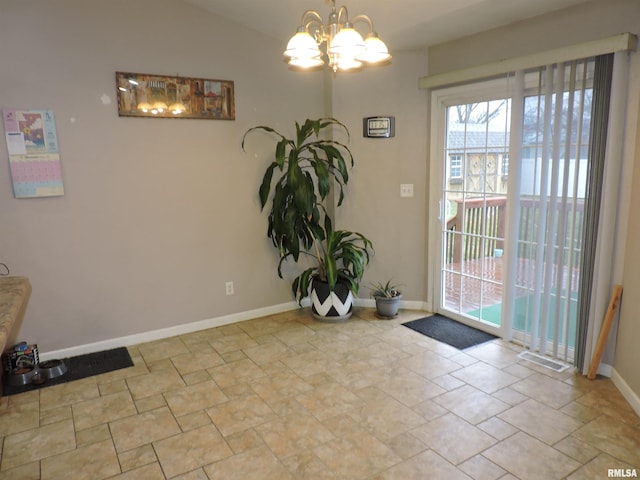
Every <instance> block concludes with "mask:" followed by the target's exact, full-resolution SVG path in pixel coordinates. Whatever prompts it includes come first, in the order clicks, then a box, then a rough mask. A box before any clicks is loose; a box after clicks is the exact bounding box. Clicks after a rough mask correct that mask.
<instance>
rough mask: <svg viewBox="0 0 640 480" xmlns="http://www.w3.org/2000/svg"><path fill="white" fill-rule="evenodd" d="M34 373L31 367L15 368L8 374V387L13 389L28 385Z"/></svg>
mask: <svg viewBox="0 0 640 480" xmlns="http://www.w3.org/2000/svg"><path fill="white" fill-rule="evenodd" d="M35 372H36V371H35V369H34V368H33V367H20V368H15V369H13V370H12V371H11V373H9V385H11V386H14V387H15V386H23V385H28V384H29V383H31V378H32V377H33V375H34V373H35Z"/></svg>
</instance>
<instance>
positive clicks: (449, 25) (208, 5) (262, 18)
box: [182, 0, 607, 52]
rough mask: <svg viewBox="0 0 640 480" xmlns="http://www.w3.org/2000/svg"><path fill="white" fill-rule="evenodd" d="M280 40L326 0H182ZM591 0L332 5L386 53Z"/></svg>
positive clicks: (349, 0)
mask: <svg viewBox="0 0 640 480" xmlns="http://www.w3.org/2000/svg"><path fill="white" fill-rule="evenodd" d="M182 1H184V2H186V3H190V4H192V5H196V6H199V7H202V8H204V9H206V10H208V11H210V12H212V13H214V14H216V15H220V16H222V17H226V18H228V19H230V20H232V21H234V22H237V23H239V24H241V25H244V26H246V27H249V28H252V29H254V30H257V31H259V32H262V33H264V34H266V35H269V36H272V37H275V38H278V39H281V40H282V42H283V48H284V45H285V44H286V42H287V40H288V39H289V38H290V37H291V36H292V35H293V34H294V33H295V29H296V27H297V26H298V25H299V23H300V18H301V16H302V13H303V12H304V11H305V10H310V9H313V10H317V11H318V12H319V13H320V14H321V15H322V17H323V19H325V20H326V17H327V15H328V13H329V11H330V10H331V6H330V5H331V4H330V1H329V0H271V1H266V0H182ZM590 1H600V2H605V1H607V0H344V1H342V0H336V6H337V7H340V6H342V5H344V6H346V7H347V9H348V12H349V16H350V17H353V16H355V15H358V14H366V15H368V16H369V17H371V19H372V20H373V24H374V27H375V30H376V31H377V32H378V33H379V35H380V38H382V39H383V40H384V41H385V42H386V43H387V45H388V46H389V49H390V50H391V51H392V52H393V51H399V50H409V49H420V48H425V47H427V46H429V45H435V44H438V43H442V42H446V41H449V40H452V39H455V38H460V37H464V36H467V35H471V34H474V33H478V32H482V31H485V30H489V29H492V28H496V27H499V26H503V25H507V24H510V23H514V22H517V21H520V20H525V19H527V18H531V17H536V16H539V15H543V14H545V13H549V12H552V11H556V10H560V9H563V8H567V7H571V6H573V5H577V4H580V3H586V2H590Z"/></svg>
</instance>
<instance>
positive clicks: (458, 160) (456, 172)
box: [449, 155, 462, 180]
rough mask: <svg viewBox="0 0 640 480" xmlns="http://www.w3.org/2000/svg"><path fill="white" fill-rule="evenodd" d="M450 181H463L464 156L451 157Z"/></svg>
mask: <svg viewBox="0 0 640 480" xmlns="http://www.w3.org/2000/svg"><path fill="white" fill-rule="evenodd" d="M449 179H450V180H462V155H450V156H449Z"/></svg>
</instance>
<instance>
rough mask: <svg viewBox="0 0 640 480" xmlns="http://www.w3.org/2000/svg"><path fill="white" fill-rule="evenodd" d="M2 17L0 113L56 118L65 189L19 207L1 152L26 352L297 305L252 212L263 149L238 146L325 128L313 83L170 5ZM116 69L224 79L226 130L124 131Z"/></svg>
mask: <svg viewBox="0 0 640 480" xmlns="http://www.w3.org/2000/svg"><path fill="white" fill-rule="evenodd" d="M0 12H1V13H0V58H2V67H0V86H1V87H0V107H3V108H21V109H29V108H34V109H51V110H53V111H54V114H55V116H56V123H57V131H58V140H59V145H60V154H61V159H62V170H63V177H64V184H65V195H64V196H63V197H57V198H41V199H15V198H14V197H13V193H12V186H11V181H10V176H9V168H8V159H7V153H6V148H5V147H4V146H3V147H2V148H0V262H4V263H7V264H8V265H9V267H10V268H11V273H12V274H14V275H25V276H28V277H29V278H30V280H31V283H32V285H33V295H32V297H31V300H30V304H29V308H28V310H27V315H26V318H25V320H24V323H23V326H22V329H21V331H20V332H19V337H20V339H23V340H27V341H30V342H37V343H39V344H40V348H41V351H45V352H46V351H52V350H57V349H62V348H66V347H71V346H75V345H83V344H88V343H92V342H98V341H103V340H107V339H112V338H118V337H122V336H126V335H132V334H136V333H139V332H146V331H151V330H157V329H162V328H166V327H170V326H175V325H180V324H186V323H189V322H196V321H200V320H204V319H209V318H214V317H219V316H223V315H228V314H233V313H236V312H242V311H248V310H252V309H257V308H262V307H268V306H272V305H278V304H281V303H284V302H289V301H290V300H291V296H290V293H289V292H290V290H289V289H290V287H289V284H288V282H283V281H281V280H279V279H278V278H277V275H276V272H275V265H276V261H277V254H276V252H275V251H274V250H273V248H272V247H271V244H270V243H269V241H268V240H267V238H266V216H265V215H264V214H262V213H261V212H260V211H259V206H258V202H257V193H256V192H257V187H258V185H259V182H260V179H261V174H262V172H263V171H264V168H265V167H266V164H267V161H268V158H267V157H268V154H269V153H270V152H272V151H273V143H271V142H268V141H266V139H265V138H263V137H262V136H261V135H256V136H255V137H252V138H251V139H250V140H249V142H248V145H247V152H246V153H244V152H242V150H241V148H240V142H241V138H242V134H243V133H244V131H246V130H247V129H248V128H249V127H251V126H254V125H256V124H261V123H267V124H269V125H271V126H274V127H276V128H283V129H284V130H287V129H289V130H291V129H292V128H293V127H292V125H293V121H294V120H295V119H300V118H306V117H317V116H320V115H321V114H322V107H323V99H322V95H321V94H318V95H315V94H310V93H309V92H320V91H321V89H322V82H321V79H318V78H316V77H312V76H296V75H292V73H291V72H289V71H288V70H287V68H286V65H285V64H284V63H283V62H280V61H278V60H279V58H280V56H281V50H282V45H281V43H280V42H279V41H277V40H274V39H271V38H267V37H264V36H262V35H259V34H257V33H255V32H252V31H248V30H246V29H243V28H242V27H239V26H238V25H233V24H230V23H229V22H228V21H226V20H222V19H220V18H218V17H216V16H214V15H211V14H209V13H206V12H204V11H201V10H199V9H197V8H194V7H191V6H188V5H184V4H182V3H181V2H176V1H174V0H135V1H131V0H93V1H90V2H87V1H83V0H48V1H46V2H40V1H35V0H25V1H20V2H15V1H12V0H0ZM116 71H125V72H138V73H152V74H154V73H155V74H166V75H175V74H178V75H183V76H190V77H204V78H217V79H225V80H233V81H234V82H235V93H236V120H235V121H209V120H172V119H140V118H125V117H122V118H120V117H118V113H117V105H116V100H115V99H116V91H115V72H116ZM109 101H110V102H109ZM226 281H234V283H235V295H233V296H226V295H225V290H224V283H225V282H226Z"/></svg>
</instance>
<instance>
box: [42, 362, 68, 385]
mask: <svg viewBox="0 0 640 480" xmlns="http://www.w3.org/2000/svg"><path fill="white" fill-rule="evenodd" d="M38 372H39V373H40V375H42V376H43V377H44V378H46V379H48V380H51V379H52V378H56V377H60V376H62V375H64V374H65V373H66V372H67V366H66V365H65V363H64V362H63V361H62V360H47V361H46V362H40V363H39V364H38Z"/></svg>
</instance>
